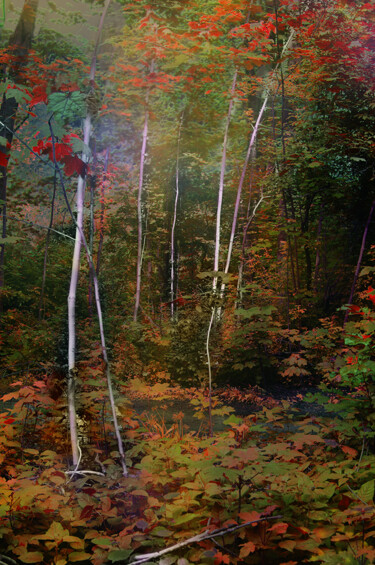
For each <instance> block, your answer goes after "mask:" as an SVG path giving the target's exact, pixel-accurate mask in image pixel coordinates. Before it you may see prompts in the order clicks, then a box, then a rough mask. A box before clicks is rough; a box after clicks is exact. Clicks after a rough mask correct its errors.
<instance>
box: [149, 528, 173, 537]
mask: <svg viewBox="0 0 375 565" xmlns="http://www.w3.org/2000/svg"><path fill="white" fill-rule="evenodd" d="M151 533H152V535H153V536H157V537H158V538H169V537H170V536H172V535H173V532H172V531H171V530H167V529H166V528H161V527H157V528H155V529H154V530H152V532H151Z"/></svg>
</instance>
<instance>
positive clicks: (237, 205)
mask: <svg viewBox="0 0 375 565" xmlns="http://www.w3.org/2000/svg"><path fill="white" fill-rule="evenodd" d="M267 101H268V96H267V97H266V98H265V100H264V102H263V105H262V107H261V109H260V111H259V114H258V118H257V121H256V122H255V126H254V129H253V133H252V134H251V137H250V141H249V147H248V149H247V153H246V158H245V163H244V165H243V168H242V174H241V178H240V182H239V183H238V189H237V197H236V203H235V205H234V213H233V221H232V229H231V232H230V238H229V245H228V254H227V261H226V264H225V269H224V273H225V274H228V273H229V267H230V261H231V258H232V250H233V242H234V236H235V235H236V228H237V218H238V211H239V209H240V202H241V194H242V187H243V183H244V180H245V175H246V170H247V166H248V164H249V159H250V155H251V152H252V150H253V148H254V144H255V141H256V138H257V135H258V130H259V125H260V122H261V120H262V117H263V114H264V111H265V109H266V107H267ZM262 200H263V194H262V197H261V200H260V201H259V202H258V204H257V205H256V207H255V209H254V211H253V214H252V217H251V220H250V222H251V221H252V219H253V217H254V214H255V212H256V210H257V208H258V206H259V205H260V203H261V201H262ZM249 225H250V223H249ZM247 229H248V228H247ZM246 231H247V230H246ZM224 291H225V283H223V284H222V285H221V295H223V294H224Z"/></svg>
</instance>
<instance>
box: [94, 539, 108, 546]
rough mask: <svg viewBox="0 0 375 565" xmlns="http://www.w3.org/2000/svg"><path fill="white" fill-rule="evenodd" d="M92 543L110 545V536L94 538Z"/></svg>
mask: <svg viewBox="0 0 375 565" xmlns="http://www.w3.org/2000/svg"><path fill="white" fill-rule="evenodd" d="M92 543H95V544H96V545H111V543H112V538H94V539H93V540H92Z"/></svg>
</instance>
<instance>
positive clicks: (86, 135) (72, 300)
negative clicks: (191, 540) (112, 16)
mask: <svg viewBox="0 0 375 565" xmlns="http://www.w3.org/2000/svg"><path fill="white" fill-rule="evenodd" d="M110 1H111V0H106V3H105V5H104V8H103V13H102V16H101V19H100V23H99V28H98V35H97V40H96V44H95V50H94V54H93V57H92V61H91V69H90V84H91V88H94V79H95V72H96V57H97V51H98V47H99V39H100V35H101V31H102V29H103V24H104V18H105V15H106V12H107V10H108V7H109V4H110ZM91 119H92V116H91V112H90V108H88V112H87V116H86V118H85V121H84V126H83V141H84V144H85V146H86V147H88V146H89V143H90V136H91ZM88 159H89V155H88V154H87V153H86V152H83V154H82V160H83V161H84V162H87V161H88ZM54 161H55V164H56V159H55V156H54ZM85 186H86V177H85V176H81V175H80V176H79V177H78V186H77V199H76V205H77V219H76V222H75V223H76V237H75V245H74V253H73V261H72V273H71V280H70V289H69V296H68V325H69V343H68V414H69V426H70V439H71V446H72V456H73V464H74V466H75V467H78V465H79V449H78V436H77V421H76V406H75V376H76V316H75V307H76V297H77V286H78V276H79V268H80V257H81V247H82V243H83V244H84V247H85V249H86V252H87V256H88V258H89V263H90V267H91V272H92V276H93V280H94V290H95V301H96V306H97V313H98V319H99V328H100V337H101V344H102V354H103V359H104V363H105V366H106V373H107V385H108V393H109V399H110V404H111V408H112V416H113V423H114V427H115V432H116V437H117V440H118V445H119V452H120V456H121V462H122V467H123V473H124V475H126V474H127V469H126V464H125V456H124V450H123V445H122V440H121V436H120V433H119V428H118V422H117V415H116V409H115V405H114V398H113V390H112V381H111V375H110V371H109V363H108V355H107V348H106V344H105V336H104V328H103V317H102V311H101V303H100V296H99V285H98V278H97V276H96V272H95V269H94V265H93V262H92V259H91V254H90V250H89V247H88V245H87V242H86V239H85V237H84V232H83V215H84V197H85Z"/></svg>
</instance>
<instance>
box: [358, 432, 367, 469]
mask: <svg viewBox="0 0 375 565" xmlns="http://www.w3.org/2000/svg"><path fill="white" fill-rule="evenodd" d="M365 442H366V437H365V436H363V442H362V449H361V455H360V456H359V459H358V463H357V467H356V468H355V470H356V471H358V469H359V466H360V464H361V461H362V457H363V452H364V450H365Z"/></svg>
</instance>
